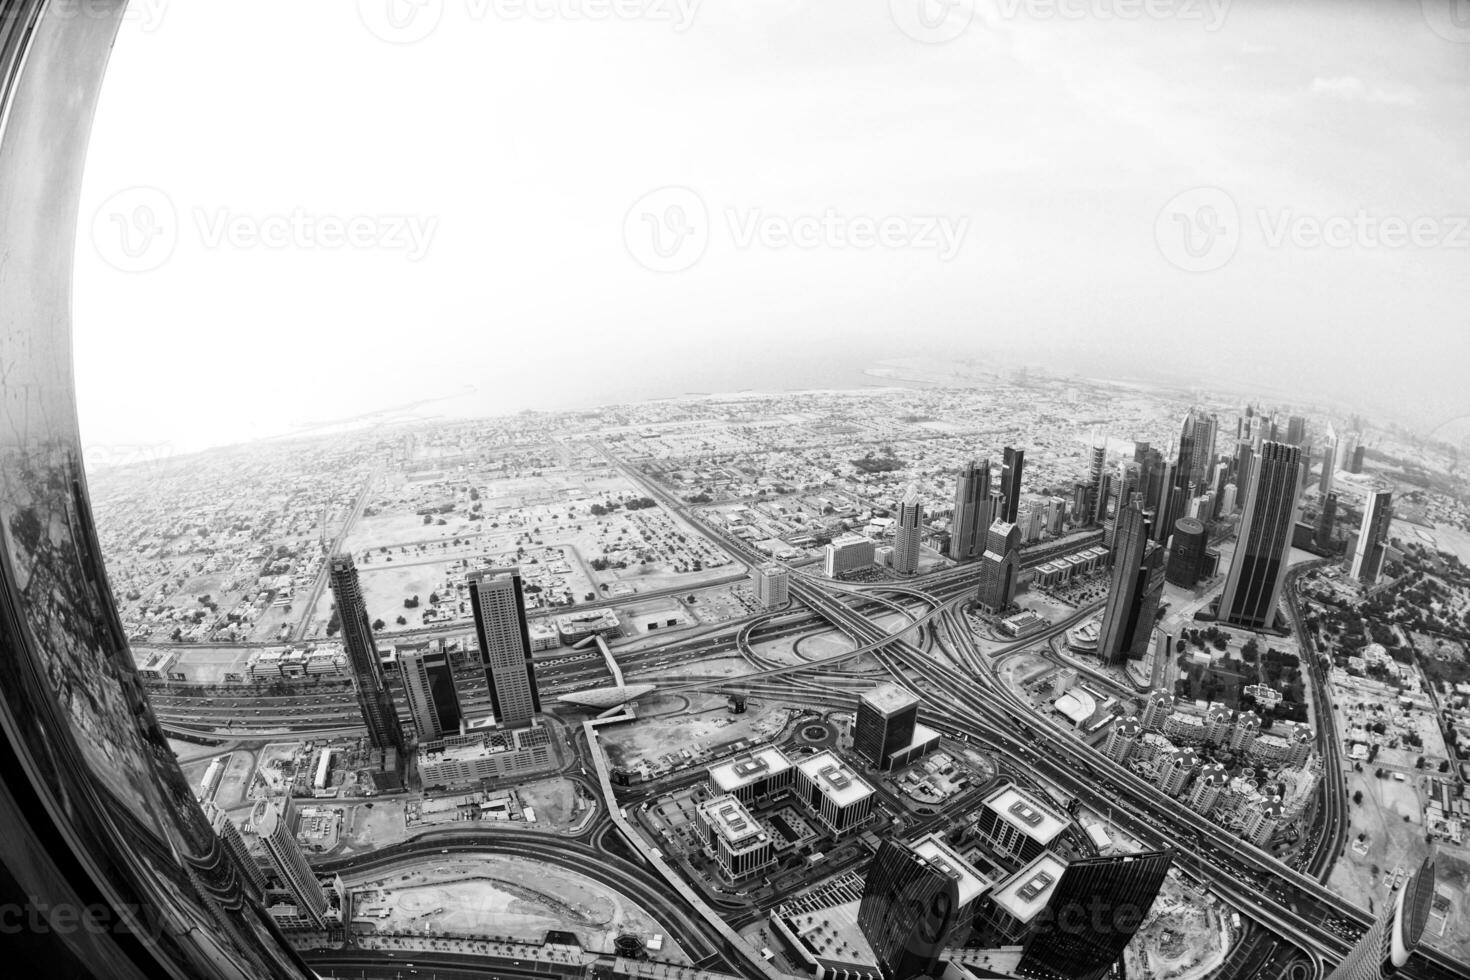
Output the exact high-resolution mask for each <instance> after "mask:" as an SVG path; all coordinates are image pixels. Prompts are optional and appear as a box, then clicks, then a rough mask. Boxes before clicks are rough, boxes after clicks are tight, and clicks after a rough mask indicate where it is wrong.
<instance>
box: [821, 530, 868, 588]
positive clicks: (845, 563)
mask: <svg viewBox="0 0 1470 980" xmlns="http://www.w3.org/2000/svg"><path fill="white" fill-rule="evenodd" d="M875 551H876V549H875V548H874V546H873V540H872V539H871V538H868V537H864V536H863V535H861V534H854V533H848V534H839V535H838V536H837V537H835V538H833V539H832V541H831V543H830V544H828V545H827V547H826V551H825V562H824V564H823V568H824V570H825V571H826V573H827V577H828V578H841V577H842V576H844V575H847V574H848V573H850V572H856V571H858V570H860V569H863V568H868V567H870V566H871V565H872V564H873V558H874V553H875Z"/></svg>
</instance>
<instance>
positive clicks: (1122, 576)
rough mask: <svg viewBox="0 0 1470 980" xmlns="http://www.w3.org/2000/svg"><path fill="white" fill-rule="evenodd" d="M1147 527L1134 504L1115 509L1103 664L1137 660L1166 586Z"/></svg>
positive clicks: (1159, 556)
mask: <svg viewBox="0 0 1470 980" xmlns="http://www.w3.org/2000/svg"><path fill="white" fill-rule="evenodd" d="M1150 528H1151V524H1150V522H1149V518H1148V515H1146V514H1144V512H1143V511H1142V510H1141V509H1140V508H1138V507H1137V506H1133V507H1128V508H1125V509H1124V510H1123V512H1122V514H1121V515H1119V519H1118V546H1117V548H1116V549H1115V550H1114V561H1113V580H1112V584H1111V587H1110V588H1109V590H1108V602H1107V606H1106V607H1105V609H1104V610H1103V618H1102V631H1101V636H1100V637H1099V640H1098V645H1097V652H1098V655H1099V656H1100V657H1102V659H1103V662H1104V663H1106V664H1110V665H1116V664H1121V663H1123V662H1125V661H1127V660H1130V659H1132V660H1138V659H1141V658H1142V657H1143V656H1144V655H1146V654H1147V653H1148V641H1149V637H1150V636H1151V635H1152V633H1153V627H1154V618H1155V614H1156V613H1157V611H1158V608H1159V595H1160V593H1161V592H1162V591H1163V587H1164V574H1163V562H1162V558H1163V550H1162V549H1161V548H1160V547H1159V546H1158V545H1157V544H1155V543H1154V542H1152V541H1150V540H1149V531H1150Z"/></svg>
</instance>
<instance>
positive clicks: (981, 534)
mask: <svg viewBox="0 0 1470 980" xmlns="http://www.w3.org/2000/svg"><path fill="white" fill-rule="evenodd" d="M992 519H993V518H991V515H990V460H988V459H983V460H980V461H978V462H977V461H975V460H971V461H970V462H968V463H966V464H965V466H964V468H963V469H962V470H960V476H959V481H958V482H957V484H956V485H955V493H954V517H953V518H952V519H951V521H950V535H949V557H951V558H953V559H954V560H955V561H969V560H970V559H972V558H979V557H980V555H981V554H982V553H984V551H985V529H986V528H988V527H990V522H991V520H992Z"/></svg>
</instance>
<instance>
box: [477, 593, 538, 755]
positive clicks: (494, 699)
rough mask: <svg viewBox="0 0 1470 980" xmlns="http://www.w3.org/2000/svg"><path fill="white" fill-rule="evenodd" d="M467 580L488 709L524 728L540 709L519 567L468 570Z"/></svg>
mask: <svg viewBox="0 0 1470 980" xmlns="http://www.w3.org/2000/svg"><path fill="white" fill-rule="evenodd" d="M468 581H469V586H470V606H471V608H472V609H473V610H474V612H475V636H476V637H477V638H478V639H479V641H480V662H481V663H482V664H484V666H485V683H486V684H487V686H488V687H489V689H490V708H491V710H492V711H494V712H495V720H496V722H498V723H499V724H500V725H502V726H504V727H506V728H525V727H526V726H528V725H530V724H531V722H532V720H533V719H534V718H535V716H536V715H537V714H538V713H539V712H540V711H541V693H540V691H538V690H537V688H536V668H535V666H534V665H533V664H532V663H531V635H530V631H529V630H528V629H527V626H526V599H525V595H524V593H523V592H522V591H521V570H520V569H519V568H516V567H510V568H491V569H488V570H485V571H478V572H471V573H470V574H469V576H468Z"/></svg>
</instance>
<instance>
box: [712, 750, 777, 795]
mask: <svg viewBox="0 0 1470 980" xmlns="http://www.w3.org/2000/svg"><path fill="white" fill-rule="evenodd" d="M790 768H791V760H790V759H788V758H786V753H784V752H782V751H781V750H780V749H778V748H774V747H772V746H766V747H765V748H763V749H756V750H755V751H754V752H750V753H747V754H745V755H741V756H737V757H735V758H734V759H730V760H728V761H726V762H721V763H720V764H719V765H716V766H710V768H709V775H710V778H711V779H713V780H714V781H715V785H716V786H718V787H719V788H720V790H721V792H725V793H732V792H734V791H735V790H737V789H739V788H740V787H742V786H749V785H750V784H751V783H754V782H757V781H759V780H762V779H765V778H766V777H768V776H774V775H776V774H777V773H782V772H785V771H786V770H788V769H790Z"/></svg>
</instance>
